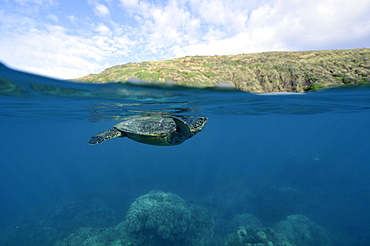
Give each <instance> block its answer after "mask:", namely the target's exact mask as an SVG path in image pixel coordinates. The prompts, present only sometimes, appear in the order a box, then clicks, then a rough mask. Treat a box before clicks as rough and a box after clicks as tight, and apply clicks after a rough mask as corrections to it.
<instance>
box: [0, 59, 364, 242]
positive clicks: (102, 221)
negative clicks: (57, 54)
mask: <svg viewBox="0 0 370 246" xmlns="http://www.w3.org/2000/svg"><path fill="white" fill-rule="evenodd" d="M0 104H1V108H0V124H1V127H0V132H1V141H0V158H1V161H0V245H9V246H13V245H14V246H16V245H58V246H61V245H74V244H72V243H71V242H73V240H74V242H76V240H77V239H76V238H73V235H72V233H75V234H74V235H76V232H81V230H82V229H81V228H92V229H91V231H90V232H89V233H91V234H89V233H85V234H83V235H84V237H85V239H84V238H83V236H81V235H82V234H81V235H80V234H78V233H77V234H78V235H79V240H82V241H83V240H85V241H84V242H85V243H86V242H87V241H86V240H87V239H88V238H89V237H91V236H92V235H97V234H96V232H95V234H94V232H93V231H94V230H98V229H99V230H100V232H99V233H100V234H102V230H104V229H106V228H113V227H115V226H117V225H118V224H120V223H121V222H122V223H126V224H125V225H126V227H124V228H132V227H130V226H131V225H127V223H128V222H127V221H130V223H133V222H132V220H129V218H130V219H132V218H131V217H130V215H131V213H130V211H131V210H130V205H131V208H132V206H134V204H133V202H134V201H135V199H138V198H140V197H141V198H142V199H147V197H146V196H144V197H142V196H143V195H146V194H148V193H149V192H151V191H153V190H157V191H163V192H165V193H166V194H167V193H168V194H170V193H171V194H175V195H177V196H179V199H182V201H183V202H184V204H185V205H183V206H182V208H186V209H188V210H189V211H190V214H191V219H189V220H188V221H187V222H186V223H188V224H189V225H187V226H186V229H184V230H183V231H182V232H173V231H172V229H173V228H174V227H175V229H176V226H173V225H172V227H171V228H172V229H171V230H169V231H168V233H172V232H173V234H174V235H175V234H176V236H174V237H172V235H168V233H167V234H164V233H163V230H162V229H163V227H162V229H158V230H156V229H155V226H154V225H152V226H150V225H149V226H148V223H147V224H146V227H145V226H144V227H145V228H146V229H143V231H141V227H140V226H138V227H135V228H136V229H135V230H131V229H127V231H125V232H124V233H126V234H122V235H124V236H122V235H120V236H118V238H119V240H118V239H112V237H110V239H109V240H108V239H105V241H104V240H103V239H99V240H100V241H94V243H90V244H85V245H129V244H128V243H127V242H126V241H125V240H128V239H127V238H124V237H126V236H127V237H130V235H131V234H132V235H131V236H132V237H133V238H134V239H135V240H136V241H134V242H136V243H132V245H149V244H148V242H149V241H150V239H152V240H153V242H149V243H151V245H234V246H237V245H247V243H262V245H271V244H268V241H270V242H271V243H273V245H283V244H282V243H281V242H282V241H283V239H281V238H284V240H285V241H288V242H289V243H290V244H284V245H297V246H298V245H359V246H367V245H370V232H369V228H370V151H369V146H370V87H369V86H361V87H360V86H357V87H342V88H334V89H329V90H323V91H317V92H311V93H306V94H295V93H277V94H250V93H246V92H241V91H237V90H234V89H231V88H227V87H218V88H203V89H195V88H186V87H180V86H174V85H170V84H146V83H143V82H139V81H131V82H129V83H110V84H85V83H74V82H67V81H60V80H54V79H49V78H45V77H41V76H37V75H32V74H28V73H23V72H19V71H15V70H11V69H9V68H7V67H5V66H2V65H0ZM148 114H156V115H158V114H160V115H175V116H197V117H208V123H207V125H206V126H205V128H204V129H203V131H201V132H200V133H198V134H196V135H195V136H194V137H192V138H190V139H188V140H186V141H184V142H183V143H182V144H180V145H177V146H166V147H163V146H152V145H145V144H142V143H138V142H135V141H133V140H131V139H128V138H116V139H112V140H109V141H107V142H104V143H102V144H98V145H88V141H89V139H90V137H91V136H94V135H96V134H97V133H99V132H103V131H105V130H107V129H109V128H111V127H113V126H114V125H115V124H117V123H119V122H121V121H123V120H125V118H127V117H133V116H141V115H148ZM149 194H151V193H149ZM155 194H156V196H159V197H161V196H164V195H163V194H164V193H159V192H157V193H155ZM166 196H167V195H166ZM176 199H177V198H176ZM176 199H175V200H176ZM181 204H182V203H181ZM153 206H154V205H153ZM158 206H160V205H158ZM166 206H169V205H168V204H167V205H166ZM171 206H174V205H173V204H172V205H171ZM194 207H196V208H197V209H194ZM200 208H201V209H200ZM188 210H186V211H188ZM145 211H146V212H148V213H152V212H153V211H154V208H153V210H150V208H147V210H145ZM156 211H157V210H156ZM158 211H159V210H158ZM176 211H177V210H176ZM194 211H197V212H194ZM200 211H203V212H200ZM140 213H144V212H143V211H141V212H140ZM153 213H154V212H153ZM206 214H207V216H209V217H207V216H205V215H206ZM247 215H248V216H254V217H255V218H257V219H258V220H259V222H260V227H258V226H256V225H254V226H255V227H253V228H254V229H253V230H252V229H250V228H252V226H251V225H250V224H248V222H246V221H247V220H242V219H240V218H246V217H248V216H247ZM297 215H299V216H303V217H304V218H306V219H307V220H305V219H302V218H303V217H297ZM182 216H184V215H182ZM289 216H290V217H289ZM292 216H296V217H292ZM200 217H202V218H203V220H202V223H203V224H204V226H203V227H202V233H199V234H202V235H195V234H194V235H193V234H191V233H192V229H191V228H193V227H194V226H195V225H193V224H192V223H193V222H194V220H197V219H198V220H200ZM205 217H207V218H208V219H205ZM182 218H184V217H182ZM248 218H249V217H248ZM297 218H301V219H302V220H300V222H299V223H298V222H294V223H296V224H293V222H291V221H294V220H293V219H295V221H297V220H298V219H297ZM183 220H184V219H183ZM304 220H305V221H306V222H307V221H309V222H307V223H306V222H305V223H303V222H302V221H304ZM123 221H126V222H123ZM243 221H244V222H243ZM287 221H290V222H289V223H291V224H290V227H289V228H290V229H291V230H299V231H300V232H301V233H302V235H303V234H304V235H305V236H302V238H292V236H291V234H289V233H288V232H287V231H288V229H286V228H288V227H287V226H286V225H287V223H288V222H287ZM184 223H185V222H184ZM207 223H208V224H207ZM243 223H244V224H243ZM198 224H199V223H198ZM283 225H285V227H284V226H283ZM308 225H309V226H308ZM144 227H143V228H144ZM257 227H258V228H257ZM248 228H249V229H248ZM256 228H257V229H256ZM264 228H265V229H264ZM266 228H271V230H273V231H274V233H275V234H274V233H271V234H269V233H268V232H267V231H268V230H266ZM282 228H283V229H282ZM284 228H285V229H284ZM292 228H293V229H292ZM294 228H295V229H294ZM297 228H298V229H297ZM310 228H311V229H310ZM312 228H314V229H312ZM318 228H319V229H318ZM124 230H126V229H124ZM243 230H244V231H245V233H244V231H243ZM185 231H186V232H185ZM257 232H258V233H259V234H258V233H257ZM262 232H263V233H265V236H266V237H267V239H266V238H265V239H263V238H264V237H263V236H258V237H257V236H256V237H254V238H250V237H248V236H246V235H247V234H248V233H249V234H248V235H250V234H251V233H252V234H253V233H256V235H261V233H262ZM104 233H108V232H107V231H104ZM130 233H131V234H130ZM135 233H136V234H135ZM146 233H147V234H146ZM279 233H280V234H279ZM149 234H150V235H149ZM293 234H294V233H293ZM295 234H297V233H295ZM298 234H299V233H298ZM71 235H72V236H71ZM164 235H165V236H164ZM180 235H181V237H180ZM276 235H280V236H276ZM281 235H283V236H281ZM167 236H168V237H167ZM107 238H108V237H107ZM256 238H257V239H258V238H259V239H258V240H260V241H258V240H257V239H256ZM134 239H130V240H134ZM68 240H69V241H68ZM96 240H98V239H96ZM117 240H118V241H119V243H118V241H117ZM148 240H149V241H148ZM197 240H198V241H197ZM207 240H208V241H207ZM248 240H249V241H248ZM300 240H301V241H300ZM82 241H80V242H79V243H80V245H82V244H81V242H82ZM68 243H69V244H68ZM264 243H265V244H264ZM279 243H280V244H279ZM76 245H77V244H76Z"/></svg>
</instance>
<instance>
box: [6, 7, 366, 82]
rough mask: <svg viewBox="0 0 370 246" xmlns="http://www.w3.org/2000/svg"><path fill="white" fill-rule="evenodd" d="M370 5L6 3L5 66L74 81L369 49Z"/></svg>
mask: <svg viewBox="0 0 370 246" xmlns="http://www.w3.org/2000/svg"><path fill="white" fill-rule="evenodd" d="M369 13H370V1H369V0H311V1H307V0H262V1H261V0H2V1H1V2H0V61H1V62H3V63H4V64H5V65H8V66H10V67H12V68H16V69H20V70H23V71H28V72H32V73H37V74H41V75H46V76H51V77H55V78H63V79H71V78H77V77H81V76H84V75H88V74H90V73H99V72H101V71H102V70H104V69H106V68H108V67H111V66H114V65H120V64H125V63H128V62H141V61H153V60H163V59H170V58H175V57H182V56H188V55H231V54H242V53H244V54H245V53H256V52H264V51H296V50H322V49H351V48H363V47H366V48H369V46H370V14H369Z"/></svg>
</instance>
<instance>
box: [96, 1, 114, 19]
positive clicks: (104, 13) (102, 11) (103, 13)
mask: <svg viewBox="0 0 370 246" xmlns="http://www.w3.org/2000/svg"><path fill="white" fill-rule="evenodd" d="M94 13H95V14H96V15H97V16H99V17H102V18H107V17H109V16H110V12H109V9H108V8H107V6H105V5H103V4H100V3H95V6H94Z"/></svg>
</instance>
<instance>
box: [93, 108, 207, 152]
mask: <svg viewBox="0 0 370 246" xmlns="http://www.w3.org/2000/svg"><path fill="white" fill-rule="evenodd" d="M207 121H208V118H207V117H191V116H170V115H147V116H134V117H131V118H129V119H127V120H125V121H123V122H121V123H118V124H117V125H115V126H114V127H113V128H111V129H109V130H106V131H105V132H102V133H99V134H98V135H96V136H93V137H91V139H90V141H89V144H91V145H94V144H99V143H102V142H104V141H106V140H109V139H112V138H116V137H128V138H130V139H132V140H135V141H137V142H140V143H145V144H151V145H160V146H170V145H178V144H181V143H182V142H184V141H185V140H186V139H189V138H191V137H192V136H194V135H195V134H197V133H198V132H200V131H201V130H202V129H203V128H204V126H205V125H206V123H207Z"/></svg>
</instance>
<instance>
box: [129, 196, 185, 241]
mask: <svg viewBox="0 0 370 246" xmlns="http://www.w3.org/2000/svg"><path fill="white" fill-rule="evenodd" d="M190 224H191V213H190V210H189V209H188V207H187V206H186V204H185V202H184V200H182V199H181V198H180V197H179V196H177V195H175V194H171V193H165V192H163V191H151V192H149V193H148V194H146V195H143V196H140V197H139V198H137V199H136V200H135V201H134V202H133V203H132V204H131V206H130V209H129V211H128V213H127V216H126V226H127V229H128V231H129V232H131V233H135V234H139V235H140V236H141V237H149V238H153V237H160V238H162V239H168V240H170V241H174V240H181V239H184V238H185V236H186V233H187V232H188V230H189V227H190Z"/></svg>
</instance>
